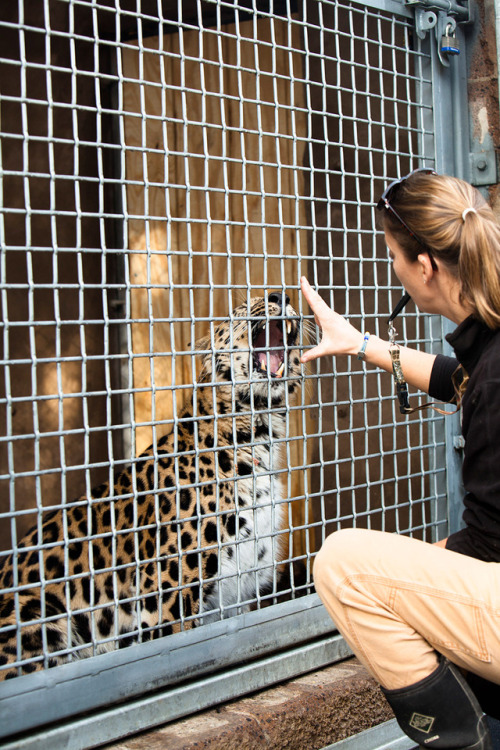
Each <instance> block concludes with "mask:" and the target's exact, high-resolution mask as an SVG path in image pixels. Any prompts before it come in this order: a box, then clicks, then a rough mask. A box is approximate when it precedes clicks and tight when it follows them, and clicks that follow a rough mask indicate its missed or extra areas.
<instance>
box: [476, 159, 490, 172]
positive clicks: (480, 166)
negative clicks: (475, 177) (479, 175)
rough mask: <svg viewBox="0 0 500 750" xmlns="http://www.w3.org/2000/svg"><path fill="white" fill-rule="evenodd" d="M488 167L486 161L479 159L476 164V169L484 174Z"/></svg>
mask: <svg viewBox="0 0 500 750" xmlns="http://www.w3.org/2000/svg"><path fill="white" fill-rule="evenodd" d="M487 166H488V164H487V162H486V159H479V160H478V161H477V162H476V169H479V171H480V172H484V170H485V169H486V167H487Z"/></svg>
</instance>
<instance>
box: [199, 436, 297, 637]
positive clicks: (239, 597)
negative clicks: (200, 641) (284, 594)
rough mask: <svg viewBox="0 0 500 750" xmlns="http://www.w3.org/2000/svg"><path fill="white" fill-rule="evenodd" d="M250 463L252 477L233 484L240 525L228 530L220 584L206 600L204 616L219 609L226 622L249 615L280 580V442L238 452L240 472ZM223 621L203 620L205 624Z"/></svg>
mask: <svg viewBox="0 0 500 750" xmlns="http://www.w3.org/2000/svg"><path fill="white" fill-rule="evenodd" d="M249 460H251V465H252V472H251V474H246V475H244V476H241V477H240V478H239V479H238V480H237V481H236V482H235V483H234V486H235V489H234V511H235V513H234V519H235V523H234V525H232V526H231V528H230V530H229V532H228V530H227V527H226V534H225V536H224V542H223V544H222V546H221V549H220V550H219V570H218V581H217V585H216V586H215V587H213V588H212V589H211V590H210V593H209V594H208V595H205V596H204V598H203V601H202V606H201V608H200V614H201V613H202V612H209V611H210V610H216V609H217V610H219V609H220V610H221V616H222V617H224V616H230V615H234V614H238V613H240V612H244V611H246V610H248V609H249V607H250V604H251V603H252V602H254V601H255V598H256V596H257V593H258V592H261V593H262V592H264V591H268V590H270V589H271V588H272V586H273V583H275V582H276V580H277V577H278V564H279V561H280V544H281V540H280V531H281V530H282V528H283V527H284V514H285V505H284V497H283V483H282V479H281V475H280V468H281V464H282V461H281V450H280V447H279V443H276V444H275V445H273V444H272V443H271V444H270V445H266V446H254V447H253V448H252V450H251V451H240V452H239V453H238V464H239V466H240V467H241V466H242V465H245V466H248V465H249ZM240 470H241V468H240ZM219 616H220V615H219V614H215V613H214V614H213V615H207V616H204V617H203V622H204V623H207V622H210V621H212V620H215V619H219Z"/></svg>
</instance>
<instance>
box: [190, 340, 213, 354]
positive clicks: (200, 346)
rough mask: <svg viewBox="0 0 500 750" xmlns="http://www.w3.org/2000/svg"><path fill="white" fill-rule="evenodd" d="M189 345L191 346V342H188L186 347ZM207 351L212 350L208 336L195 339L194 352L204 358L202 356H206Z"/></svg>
mask: <svg viewBox="0 0 500 750" xmlns="http://www.w3.org/2000/svg"><path fill="white" fill-rule="evenodd" d="M190 344H191V342H189V344H188V346H189V345H190ZM207 349H210V350H211V349H212V344H211V341H210V335H208V336H202V338H201V339H196V341H195V342H194V350H195V351H196V352H199V353H200V354H201V356H202V357H204V356H206V350H207Z"/></svg>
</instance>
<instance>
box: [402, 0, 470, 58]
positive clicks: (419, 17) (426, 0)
mask: <svg viewBox="0 0 500 750" xmlns="http://www.w3.org/2000/svg"><path fill="white" fill-rule="evenodd" d="M404 3H405V5H411V6H413V7H414V8H415V31H416V33H417V36H418V37H419V38H420V39H424V38H425V35H426V34H427V32H428V31H431V29H434V34H435V37H436V44H437V51H438V57H439V60H440V61H441V63H442V64H443V65H444V66H446V67H448V66H449V64H450V63H449V58H450V57H452V56H454V55H458V54H460V46H459V44H458V41H457V39H456V36H455V32H456V28H457V24H459V23H460V24H469V23H472V21H473V19H472V10H471V3H470V0H465V2H464V3H458V2H455V0H404Z"/></svg>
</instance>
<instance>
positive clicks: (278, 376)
mask: <svg viewBox="0 0 500 750" xmlns="http://www.w3.org/2000/svg"><path fill="white" fill-rule="evenodd" d="M284 371H285V363H284V362H282V363H281V365H280V366H279V370H276V377H277V378H281V377H282V376H283V373H284Z"/></svg>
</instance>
